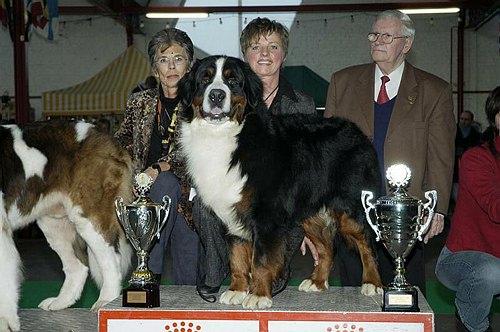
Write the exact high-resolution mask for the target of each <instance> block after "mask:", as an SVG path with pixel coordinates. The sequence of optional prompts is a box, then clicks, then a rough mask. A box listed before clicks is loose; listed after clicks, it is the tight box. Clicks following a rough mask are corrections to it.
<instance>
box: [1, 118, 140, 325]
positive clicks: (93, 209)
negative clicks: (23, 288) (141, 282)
mask: <svg viewBox="0 0 500 332" xmlns="http://www.w3.org/2000/svg"><path fill="white" fill-rule="evenodd" d="M117 196H121V197H122V198H123V199H124V201H125V202H127V203H128V202H130V201H131V199H132V166H131V159H130V156H129V154H128V153H127V151H125V150H124V149H122V148H121V147H120V146H119V145H118V143H117V142H115V141H114V139H113V138H112V137H111V136H109V135H107V134H104V133H100V132H98V131H97V130H96V129H95V128H94V127H93V126H92V125H91V124H89V123H84V122H72V123H70V122H62V121H54V122H34V123H32V124H25V125H3V126H0V271H1V280H2V296H0V331H19V330H20V320H19V316H18V312H17V311H18V301H19V292H20V284H21V279H22V276H21V257H20V255H19V252H18V251H17V249H16V246H15V244H14V240H13V232H14V231H15V230H17V229H21V228H23V227H26V226H27V225H29V224H30V223H32V222H35V221H36V223H37V224H38V226H39V227H40V229H41V230H42V232H43V233H44V235H45V238H46V239H47V242H48V243H49V245H50V247H51V248H52V249H53V250H54V251H55V252H56V253H57V254H58V255H59V258H60V259H61V262H62V266H63V271H64V273H65V280H64V283H63V285H62V287H61V290H60V292H59V294H58V295H57V296H55V297H50V298H47V299H45V300H43V301H42V302H41V303H40V304H39V307H40V308H42V309H44V310H60V309H64V308H67V307H69V306H71V305H72V304H74V303H75V302H76V301H77V300H78V299H79V298H80V295H81V293H82V289H83V287H84V285H85V281H86V280H87V276H88V272H89V269H90V273H91V275H92V277H93V278H94V280H95V281H96V284H97V285H98V286H99V287H100V294H99V298H98V299H97V301H96V302H95V303H94V305H93V306H92V310H94V311H97V309H99V308H100V307H102V306H103V305H104V304H106V303H108V302H110V301H112V300H113V299H115V298H116V297H118V296H119V295H120V291H121V288H122V280H123V277H124V276H125V274H126V273H128V271H129V267H130V264H131V259H132V248H131V247H130V245H129V244H128V241H127V239H126V237H125V233H124V231H123V229H122V227H121V225H120V223H119V221H118V218H117V216H116V212H115V207H114V201H115V198H116V197H117Z"/></svg>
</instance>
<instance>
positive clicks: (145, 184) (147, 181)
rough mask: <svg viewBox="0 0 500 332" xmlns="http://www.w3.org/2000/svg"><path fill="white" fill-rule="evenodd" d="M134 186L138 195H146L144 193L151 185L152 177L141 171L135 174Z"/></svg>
mask: <svg viewBox="0 0 500 332" xmlns="http://www.w3.org/2000/svg"><path fill="white" fill-rule="evenodd" d="M134 179H135V188H136V190H137V192H138V193H139V196H146V193H147V192H148V191H149V189H151V186H152V185H153V178H152V177H151V176H149V175H148V174H146V173H144V172H141V173H138V174H137V175H136V176H135V178H134Z"/></svg>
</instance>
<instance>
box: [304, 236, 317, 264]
mask: <svg viewBox="0 0 500 332" xmlns="http://www.w3.org/2000/svg"><path fill="white" fill-rule="evenodd" d="M306 245H307V247H309V251H311V255H312V257H313V259H314V266H317V265H318V264H319V255H318V250H317V249H316V246H315V245H314V243H312V241H311V240H309V238H308V237H307V236H304V240H302V244H301V245H300V252H301V253H302V256H305V255H306V252H307V248H306Z"/></svg>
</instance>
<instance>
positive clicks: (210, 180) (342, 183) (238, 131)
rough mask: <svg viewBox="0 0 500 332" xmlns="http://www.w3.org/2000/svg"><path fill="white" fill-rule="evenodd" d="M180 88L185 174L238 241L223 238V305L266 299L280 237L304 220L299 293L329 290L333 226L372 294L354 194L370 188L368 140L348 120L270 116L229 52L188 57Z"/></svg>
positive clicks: (369, 254) (367, 246) (375, 186)
mask: <svg viewBox="0 0 500 332" xmlns="http://www.w3.org/2000/svg"><path fill="white" fill-rule="evenodd" d="M180 94H181V96H183V97H184V99H183V100H184V103H185V107H184V112H183V113H182V118H183V123H182V125H181V143H182V151H183V153H184V154H185V155H186V157H187V166H188V173H189V175H190V176H191V177H192V179H193V182H194V185H195V187H196V189H197V192H198V194H200V196H201V198H202V200H203V201H204V203H205V204H206V205H208V206H209V207H211V208H212V209H213V210H214V212H215V213H216V214H218V215H219V217H221V219H222V221H223V222H224V223H225V225H226V226H227V227H228V229H229V234H230V235H233V236H236V237H237V238H238V239H239V241H234V242H233V243H232V245H231V253H230V260H231V271H232V281H231V286H230V287H229V290H228V291H227V292H225V293H224V294H223V295H222V296H221V302H222V303H231V304H240V303H243V306H244V307H248V308H264V307H269V306H271V304H272V301H271V285H272V282H275V281H276V279H277V278H278V277H279V275H280V273H281V271H282V268H283V264H284V258H283V257H284V248H285V243H286V241H287V238H286V234H288V230H290V229H292V228H293V227H296V225H303V227H304V230H305V233H306V235H307V236H308V237H309V238H310V239H311V240H312V241H313V243H314V244H315V246H316V247H317V249H318V252H319V257H320V264H319V265H318V266H317V267H316V268H315V271H314V273H313V274H312V275H311V277H310V278H309V279H306V280H305V281H304V282H303V283H302V284H301V286H300V287H299V288H300V289H301V290H304V291H318V290H322V289H324V288H326V287H328V275H329V272H330V269H331V267H332V264H333V253H332V244H333V238H334V235H335V233H336V231H337V232H339V233H340V234H341V235H342V236H343V237H344V238H345V239H346V242H347V243H351V244H353V245H354V247H356V248H357V249H358V250H359V252H360V254H361V256H362V257H363V259H364V262H363V263H364V272H363V284H364V287H365V285H371V286H373V287H371V286H367V288H366V287H365V289H364V290H362V291H363V292H364V293H365V294H373V293H374V292H379V291H380V287H381V282H380V277H379V275H378V272H377V269H376V264H375V260H374V257H373V251H372V245H371V244H372V233H371V231H370V229H369V227H367V224H366V220H365V214H364V210H363V207H362V204H361V200H360V195H361V191H362V190H370V191H372V192H373V193H375V194H377V193H378V191H379V188H380V172H379V168H378V163H377V157H376V154H375V151H374V149H373V147H372V144H371V142H370V141H369V140H368V138H367V137H366V136H365V135H364V134H363V133H362V132H361V131H360V129H359V128H358V127H357V126H356V125H355V124H353V123H352V122H349V121H347V120H344V119H340V118H331V119H323V118H321V117H318V116H311V115H287V116H271V115H269V113H268V112H267V110H266V109H265V105H264V103H263V101H262V84H261V82H260V80H259V79H258V77H257V75H255V74H254V73H253V72H252V70H251V69H250V68H249V66H248V65H247V64H246V63H244V62H243V61H241V60H238V59H235V58H229V57H223V56H213V57H208V58H205V59H203V60H201V61H200V62H198V63H196V64H195V66H194V67H193V68H192V70H191V72H190V73H189V74H188V75H186V76H185V77H184V79H183V80H182V81H181V87H180ZM226 100H227V102H226ZM227 146H229V148H228V147H227ZM207 169H208V170H209V171H207ZM223 179H233V180H228V181H229V183H223ZM221 182H222V183H221ZM233 185H234V187H233ZM238 185H241V190H240V189H239V188H240V187H238ZM228 191H229V192H233V193H236V194H227V192H228ZM232 212H234V213H233V214H231V213H232ZM248 291H249V293H250V294H249V295H247V292H248Z"/></svg>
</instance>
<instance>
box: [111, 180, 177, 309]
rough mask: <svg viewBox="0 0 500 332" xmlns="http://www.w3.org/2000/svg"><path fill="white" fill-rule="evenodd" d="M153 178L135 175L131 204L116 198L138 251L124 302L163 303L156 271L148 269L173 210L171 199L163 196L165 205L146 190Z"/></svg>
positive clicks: (136, 304) (140, 304) (150, 305)
mask: <svg viewBox="0 0 500 332" xmlns="http://www.w3.org/2000/svg"><path fill="white" fill-rule="evenodd" d="M152 182H153V181H152V179H151V177H150V176H149V175H147V174H145V173H140V174H137V175H136V177H135V188H136V190H137V192H138V194H139V196H138V197H137V199H136V200H135V201H134V202H132V203H131V204H128V205H124V204H123V198H121V197H118V198H116V200H115V209H116V214H117V215H118V219H119V220H120V223H121V224H122V226H123V229H124V230H125V234H126V235H127V238H128V239H129V241H130V242H131V243H132V246H133V247H134V249H135V250H136V254H137V268H136V269H135V270H134V271H133V272H132V276H131V278H130V280H129V287H127V288H125V289H124V290H123V300H122V303H123V306H125V307H145V308H153V307H159V306H160V292H159V286H158V283H157V281H156V280H155V277H154V274H153V273H152V272H151V271H150V270H149V269H148V258H149V251H150V250H151V248H152V246H153V244H154V243H155V242H156V240H157V239H159V238H160V231H161V229H162V228H163V227H164V226H165V224H166V222H167V218H168V214H169V212H170V204H171V199H170V197H168V196H164V197H163V200H162V201H163V205H162V204H158V203H153V202H152V201H151V199H150V198H149V197H147V196H146V193H147V192H148V191H149V189H150V187H151V184H152Z"/></svg>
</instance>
